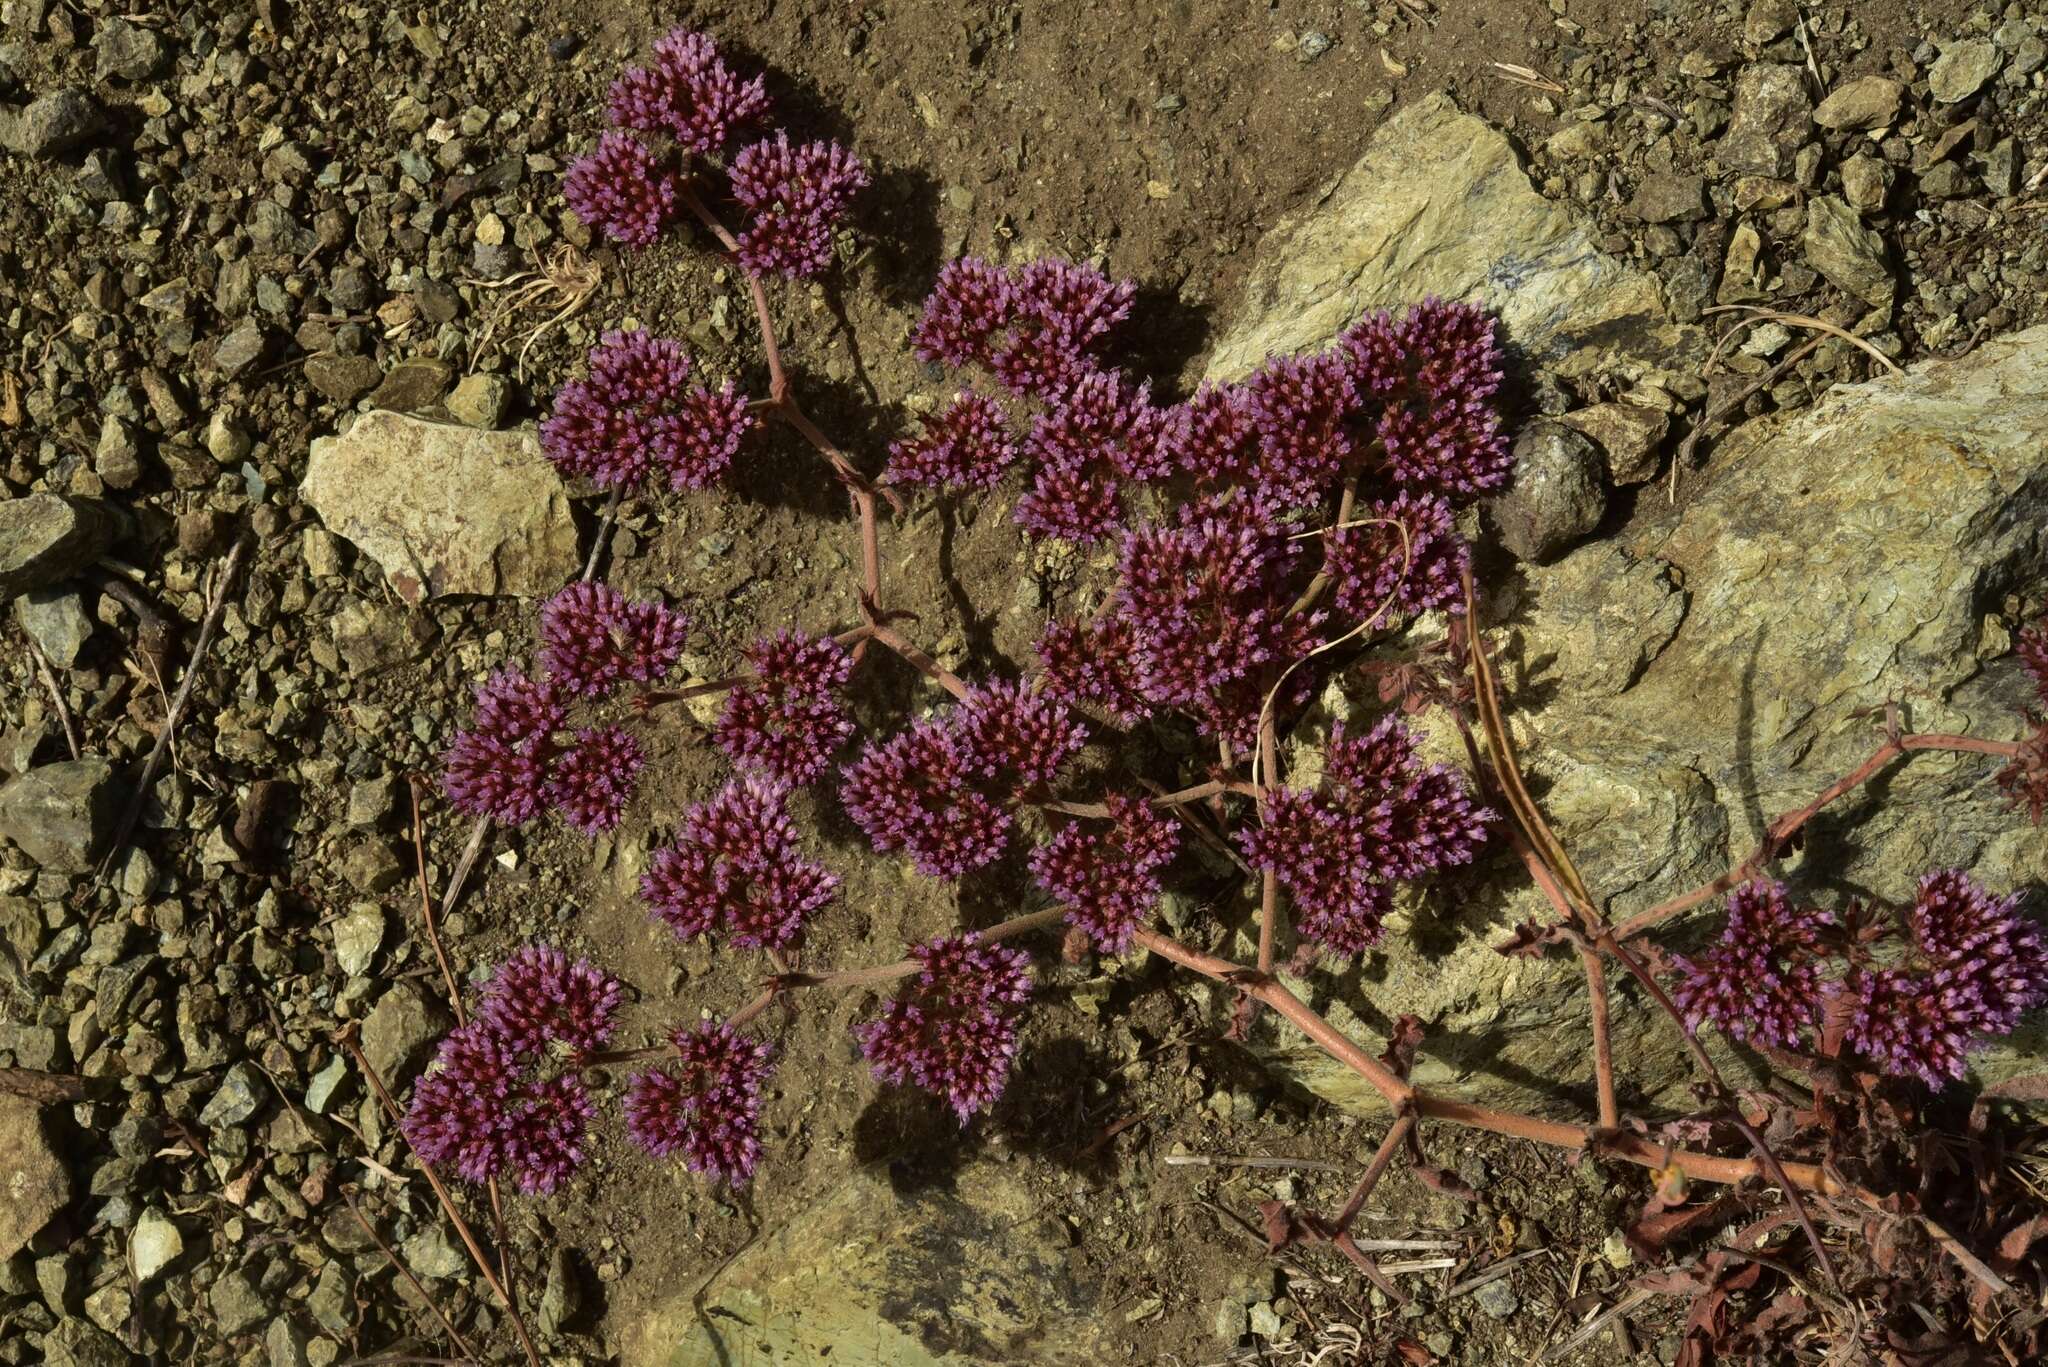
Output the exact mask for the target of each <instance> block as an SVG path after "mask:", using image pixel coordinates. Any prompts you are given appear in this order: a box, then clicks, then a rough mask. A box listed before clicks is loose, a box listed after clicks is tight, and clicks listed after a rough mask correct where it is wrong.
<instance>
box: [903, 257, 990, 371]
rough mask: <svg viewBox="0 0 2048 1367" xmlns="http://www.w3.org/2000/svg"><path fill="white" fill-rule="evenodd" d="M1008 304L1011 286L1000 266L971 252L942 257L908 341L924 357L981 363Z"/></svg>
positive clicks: (952, 362)
mask: <svg viewBox="0 0 2048 1367" xmlns="http://www.w3.org/2000/svg"><path fill="white" fill-rule="evenodd" d="M1014 307H1015V289H1014V287H1013V286H1012V285H1011V283H1010V277H1009V274H1008V273H1007V272H1006V271H1004V270H1003V269H1002V268H1001V267H999V266H992V265H990V264H989V263H988V262H986V261H983V260H981V259H979V258H977V257H972V256H963V257H959V258H957V259H955V260H952V261H948V262H947V263H946V264H945V265H944V266H942V267H940V268H939V278H938V279H937V280H936V281H934V282H933V284H932V292H931V297H930V298H928V299H926V300H925V305H924V315H923V317H921V318H920V319H919V320H918V324H917V329H916V331H914V332H913V333H912V334H911V345H912V347H914V348H915V349H916V351H917V354H918V355H919V356H920V357H921V358H923V359H924V360H927V361H932V362H935V363H943V364H946V365H954V366H969V365H982V366H985V365H987V364H988V363H989V361H990V359H991V358H992V357H993V355H994V352H993V350H992V345H993V342H994V340H995V338H996V336H997V334H998V333H1000V332H1001V331H1002V330H1003V329H1004V328H1005V327H1007V326H1008V325H1009V317H1010V311H1011V309H1012V308H1014Z"/></svg>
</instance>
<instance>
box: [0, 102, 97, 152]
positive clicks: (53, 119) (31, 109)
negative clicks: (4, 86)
mask: <svg viewBox="0 0 2048 1367" xmlns="http://www.w3.org/2000/svg"><path fill="white" fill-rule="evenodd" d="M104 122H105V115H104V114H102V113H101V111H100V107H99V106H98V105H97V104H95V103H93V99H92V96H90V95H88V94H86V93H85V92H84V91H82V90H75V89H73V88H71V87H70V86H66V87H64V88H63V89H61V90H53V91H51V92H50V93H49V94H47V95H45V96H43V97H42V98H41V99H39V100H34V101H31V102H30V103H29V104H28V106H27V107H26V108H23V109H10V108H7V107H6V106H4V105H0V148H5V149H6V150H8V151H9V152H19V153H20V154H21V155H22V156H25V157H55V156H61V155H62V154H64V153H66V152H69V151H70V150H71V149H72V148H74V147H78V146H81V145H83V144H84V143H86V142H89V141H91V139H92V137H93V135H94V134H96V133H98V132H99V131H100V128H101V126H102V125H103V123H104Z"/></svg>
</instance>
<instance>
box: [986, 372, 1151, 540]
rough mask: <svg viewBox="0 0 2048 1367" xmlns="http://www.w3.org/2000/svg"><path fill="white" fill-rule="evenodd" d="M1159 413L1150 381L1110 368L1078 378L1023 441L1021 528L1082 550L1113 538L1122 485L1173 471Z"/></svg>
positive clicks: (1119, 523)
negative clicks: (1027, 484) (1027, 478)
mask: <svg viewBox="0 0 2048 1367" xmlns="http://www.w3.org/2000/svg"><path fill="white" fill-rule="evenodd" d="M1164 416H1165V415H1164V413H1163V411H1162V410H1160V409H1157V408H1154V407H1153V406H1152V391H1151V386H1150V385H1148V384H1137V385H1133V384H1131V383H1130V382H1129V381H1128V380H1126V379H1125V378H1124V377H1123V376H1122V375H1121V374H1119V373H1118V372H1116V371H1113V370H1096V371H1088V372H1086V373H1083V374H1081V375H1079V376H1078V377H1076V378H1075V379H1074V380H1073V382H1072V383H1071V384H1069V385H1068V386H1067V387H1066V388H1065V389H1064V390H1063V391H1062V392H1061V393H1060V395H1059V398H1058V399H1057V401H1055V402H1054V403H1053V405H1052V407H1051V408H1049V409H1047V411H1046V412H1045V413H1044V414H1042V415H1041V416H1040V417H1039V418H1038V420H1037V421H1036V422H1034V423H1033V424H1032V427H1031V433H1030V435H1029V436H1028V437H1026V438H1025V449H1026V451H1027V452H1028V453H1029V454H1030V456H1031V459H1032V463H1033V467H1034V468H1033V471H1032V477H1031V488H1030V489H1029V490H1028V491H1027V492H1026V493H1025V495H1024V497H1023V498H1021V499H1019V500H1018V501H1017V514H1016V516H1017V522H1018V524H1019V525H1020V526H1022V527H1023V528H1024V529H1025V530H1026V531H1028V532H1031V533H1032V534H1033V535H1035V536H1057V537H1061V538H1064V539H1065V540H1068V541H1073V542H1076V543H1079V544H1081V545H1089V544H1092V543H1094V542H1097V541H1100V540H1102V539H1103V538H1105V537H1108V536H1111V535H1113V534H1114V533H1115V532H1116V531H1117V530H1118V529H1119V528H1121V527H1122V526H1123V525H1124V506H1123V493H1122V490H1123V488H1124V486H1125V485H1126V484H1140V483H1144V482H1146V481H1150V480H1156V479H1161V478H1164V477H1165V476H1166V475H1168V474H1170V473H1172V469H1173V467H1172V465H1171V463H1170V462H1169V461H1167V459H1166V458H1165V457H1164V455H1163V453H1162V451H1161V449H1160V444H1159V434H1160V431H1161V429H1162V426H1163V423H1164Z"/></svg>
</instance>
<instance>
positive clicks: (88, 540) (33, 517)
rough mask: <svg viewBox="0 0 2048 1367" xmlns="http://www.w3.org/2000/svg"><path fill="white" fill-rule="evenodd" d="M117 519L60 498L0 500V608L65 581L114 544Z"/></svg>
mask: <svg viewBox="0 0 2048 1367" xmlns="http://www.w3.org/2000/svg"><path fill="white" fill-rule="evenodd" d="M120 525H121V519H120V515H119V514H118V513H116V512H114V510H113V509H111V508H109V507H107V506H106V505H105V504H103V503H94V502H91V501H89V500H86V499H80V498H66V497H64V496H63V495H61V494H26V495H24V496H22V497H21V498H10V499H4V500H0V603H4V602H6V601H7V600H8V599H10V598H13V597H15V596H17V595H19V594H24V593H27V592H28V591H29V590H31V589H39V588H42V587H44V586H45V585H47V584H54V583H56V582H57V581H59V580H60V579H65V578H68V577H69V576H70V575H72V574H73V573H75V572H76V571H78V570H80V569H83V568H84V567H85V566H87V565H89V564H91V563H92V562H93V561H94V560H96V559H98V558H99V557H100V555H101V554H102V553H103V552H105V550H106V549H107V547H108V545H110V544H111V543H112V542H113V539H114V536H115V534H116V533H117V532H118V531H119V529H120Z"/></svg>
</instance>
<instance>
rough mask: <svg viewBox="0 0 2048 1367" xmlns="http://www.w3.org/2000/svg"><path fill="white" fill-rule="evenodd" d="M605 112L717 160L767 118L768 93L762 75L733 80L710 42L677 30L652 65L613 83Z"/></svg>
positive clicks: (660, 47)
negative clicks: (739, 135) (738, 135)
mask: <svg viewBox="0 0 2048 1367" xmlns="http://www.w3.org/2000/svg"><path fill="white" fill-rule="evenodd" d="M605 108H606V113H607V114H608V115H609V116H610V118H611V121H612V122H613V123H615V124H617V125H618V126H619V127H621V128H632V129H636V130H638V131H640V132H642V133H660V134H666V135H667V136H668V137H670V138H673V139H674V140H675V143H676V146H678V147H680V148H681V149H682V150H683V151H685V152H689V153H691V154H693V155H696V156H700V157H714V156H717V155H718V154H719V153H721V152H723V151H724V150H725V146H726V143H727V142H728V141H730V140H731V138H732V134H733V131H734V130H735V129H738V128H743V127H745V126H747V125H748V124H753V123H758V122H759V121H760V120H761V119H762V117H763V116H765V115H766V114H767V112H768V92H767V91H766V90H765V89H764V88H763V87H762V84H761V78H760V77H759V76H756V77H755V78H754V79H753V80H751V81H744V82H743V81H741V80H740V79H739V77H738V76H736V75H734V74H733V70H732V68H731V67H729V66H727V65H726V64H725V61H724V59H723V58H721V57H720V56H719V55H718V45H717V44H716V43H714V42H712V41H711V39H710V38H709V37H707V36H705V35H704V34H701V33H690V32H687V31H686V30H683V29H677V30H676V31H675V32H673V33H671V34H669V35H668V36H667V37H665V38H662V39H661V40H660V41H658V42H656V43H655V45H654V60H653V61H652V62H650V63H649V64H648V65H646V66H636V67H632V68H630V69H628V70H627V71H626V72H625V74H623V75H621V76H620V77H619V79H618V80H616V81H614V82H612V89H611V97H610V99H609V100H608V101H607V103H606V106H605ZM572 207H573V206H572ZM578 216H579V217H580V216H581V213H580V211H579V214H578ZM585 221H586V222H587V221H588V220H585Z"/></svg>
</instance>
